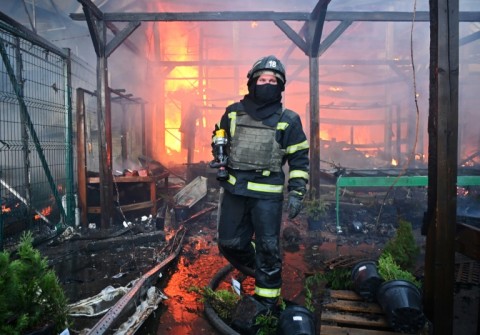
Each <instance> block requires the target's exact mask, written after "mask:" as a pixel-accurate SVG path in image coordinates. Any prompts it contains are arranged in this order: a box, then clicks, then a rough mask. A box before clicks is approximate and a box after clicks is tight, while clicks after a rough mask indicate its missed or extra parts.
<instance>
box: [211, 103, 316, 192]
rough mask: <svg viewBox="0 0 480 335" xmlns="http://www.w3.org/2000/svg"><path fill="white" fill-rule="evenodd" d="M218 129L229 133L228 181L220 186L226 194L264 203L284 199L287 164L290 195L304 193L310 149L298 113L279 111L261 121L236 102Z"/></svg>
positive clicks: (227, 111) (286, 110)
mask: <svg viewBox="0 0 480 335" xmlns="http://www.w3.org/2000/svg"><path fill="white" fill-rule="evenodd" d="M218 129H224V130H225V131H226V133H227V138H228V143H229V148H227V155H228V156H229V160H228V167H227V170H228V173H229V178H228V180H226V181H222V182H220V185H221V186H222V187H223V188H224V189H225V190H226V191H228V192H230V193H232V194H236V195H242V196H248V197H254V198H261V199H275V198H277V199H283V191H284V185H285V178H286V177H285V172H284V171H283V169H282V167H283V166H284V165H285V163H286V162H288V165H289V173H288V191H291V190H296V189H302V190H304V189H305V185H306V183H307V182H308V171H309V160H308V150H309V145H308V141H307V138H306V135H305V133H304V131H303V128H302V123H301V120H300V117H299V116H298V114H297V113H295V112H293V111H291V110H289V109H283V110H282V109H279V110H278V111H277V112H275V113H273V114H272V115H271V116H269V117H268V118H266V119H263V120H261V121H258V120H254V119H253V118H252V117H251V116H249V115H248V114H247V113H246V112H245V111H244V106H243V104H242V103H241V102H237V103H234V104H232V105H230V106H228V107H227V109H226V111H225V113H224V115H223V116H222V118H221V120H220V122H219V123H218V124H216V126H215V130H218ZM213 134H214V136H215V131H214V133H213ZM239 144H240V145H239Z"/></svg>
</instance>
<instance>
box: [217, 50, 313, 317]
mask: <svg viewBox="0 0 480 335" xmlns="http://www.w3.org/2000/svg"><path fill="white" fill-rule="evenodd" d="M247 78H248V82H247V86H248V94H247V95H245V96H244V98H243V99H242V100H240V101H239V102H236V103H234V104H232V105H230V106H228V107H227V108H226V111H225V113H224V114H223V116H222V117H221V119H220V122H219V123H218V124H216V125H215V130H214V132H213V138H212V139H213V141H212V147H213V154H214V156H215V152H218V150H216V149H215V143H227V145H226V148H225V150H226V153H227V156H228V159H227V161H226V163H225V164H224V165H226V168H225V169H226V172H227V173H226V174H225V175H224V176H222V178H218V179H219V180H220V186H221V187H222V188H223V190H224V194H223V198H222V203H221V210H220V217H219V224H218V246H219V250H220V252H221V253H222V254H223V256H224V257H225V258H226V259H227V260H228V261H229V262H230V263H231V264H232V265H233V266H234V267H236V268H237V269H238V270H240V271H241V272H243V273H244V274H246V275H250V276H254V277H255V293H254V295H253V297H254V298H255V299H256V300H257V301H259V302H261V303H262V304H263V305H264V306H267V308H269V309H274V307H275V306H276V304H277V301H278V298H279V296H280V293H281V292H280V290H281V286H282V278H281V273H282V258H281V252H280V245H279V242H280V240H279V235H280V226H281V222H282V211H283V208H282V207H283V199H284V192H285V193H286V191H288V205H287V211H288V217H289V218H290V219H293V218H294V217H296V216H297V215H298V213H299V212H300V210H301V209H302V200H303V198H304V195H305V192H306V184H307V182H308V176H309V174H308V172H309V158H308V151H309V146H308V141H307V137H306V135H305V132H304V130H303V127H302V123H301V120H300V117H299V116H298V114H297V113H295V112H294V111H291V110H289V109H285V108H283V106H282V92H283V91H284V90H285V82H286V76H285V68H284V66H283V64H282V63H281V62H280V60H278V59H277V58H276V57H275V56H267V57H263V58H261V59H259V60H258V61H256V62H255V63H254V64H253V66H252V68H251V70H250V71H249V72H248V74H247ZM221 129H223V131H221V132H222V134H223V133H224V134H225V136H226V138H227V139H226V141H218V140H219V139H217V138H216V134H218V133H219V132H218V131H219V130H221ZM287 162H288V166H289V169H288V174H287V175H288V183H287V184H286V183H285V172H284V170H283V166H284V165H285V164H286V163H287ZM217 167H218V166H217ZM285 186H287V187H286V188H287V190H286V191H285V190H284V188H285Z"/></svg>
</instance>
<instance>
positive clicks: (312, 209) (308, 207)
mask: <svg viewBox="0 0 480 335" xmlns="http://www.w3.org/2000/svg"><path fill="white" fill-rule="evenodd" d="M329 207H330V203H329V202H326V201H325V200H323V199H321V198H316V197H314V196H313V197H312V198H310V199H306V200H305V201H304V208H305V212H306V214H307V217H309V218H310V219H312V220H314V221H318V220H320V219H321V218H322V217H323V216H324V215H325V214H326V213H327V211H328V209H329Z"/></svg>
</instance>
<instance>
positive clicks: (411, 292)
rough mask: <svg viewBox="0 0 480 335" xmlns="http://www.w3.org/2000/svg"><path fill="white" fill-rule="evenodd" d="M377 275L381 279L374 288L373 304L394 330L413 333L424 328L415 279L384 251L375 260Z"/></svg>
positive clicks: (423, 316)
mask: <svg viewBox="0 0 480 335" xmlns="http://www.w3.org/2000/svg"><path fill="white" fill-rule="evenodd" d="M378 273H379V274H380V276H381V277H382V278H383V279H384V280H385V282H384V283H383V284H381V285H380V286H379V287H378V290H377V301H378V303H379V304H380V306H381V307H382V310H383V311H384V313H385V315H386V317H387V321H388V323H389V325H390V327H392V328H393V329H394V330H395V331H397V332H402V333H416V332H418V331H419V330H420V329H422V328H423V327H424V325H425V321H426V319H425V315H424V314H423V309H422V294H421V291H420V287H421V284H420V282H419V281H418V280H417V279H416V278H415V276H414V275H413V274H412V273H411V272H409V271H407V270H404V269H402V268H401V267H400V266H399V265H398V264H397V263H396V262H395V260H394V259H393V257H392V255H391V254H390V253H388V252H384V253H382V255H381V256H380V258H379V260H378Z"/></svg>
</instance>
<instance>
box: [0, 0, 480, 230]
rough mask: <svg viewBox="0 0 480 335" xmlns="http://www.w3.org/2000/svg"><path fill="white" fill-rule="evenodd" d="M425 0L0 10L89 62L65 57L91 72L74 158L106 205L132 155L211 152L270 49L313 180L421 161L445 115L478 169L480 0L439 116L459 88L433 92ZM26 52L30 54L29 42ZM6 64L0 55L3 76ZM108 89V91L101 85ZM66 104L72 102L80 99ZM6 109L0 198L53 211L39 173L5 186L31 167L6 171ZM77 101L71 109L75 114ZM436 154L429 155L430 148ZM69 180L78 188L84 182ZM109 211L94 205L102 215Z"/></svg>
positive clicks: (465, 11)
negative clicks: (227, 113) (32, 181)
mask: <svg viewBox="0 0 480 335" xmlns="http://www.w3.org/2000/svg"><path fill="white" fill-rule="evenodd" d="M429 9H430V8H429V3H428V2H427V1H421V2H418V3H417V2H412V3H410V2H409V3H406V2H394V1H364V2H362V1H361V2H358V1H347V2H345V1H342V2H338V3H337V2H335V1H315V0H311V1H302V2H296V3H292V2H290V1H263V2H261V3H259V2H258V1H243V2H242V3H241V4H237V3H235V4H232V3H231V2H226V1H214V0H205V1H195V2H191V1H161V0H158V1H128V0H123V1H113V0H110V1H108V0H106V1H89V0H81V1H80V0H79V1H73V0H72V1H41V0H37V1H33V2H26V1H25V2H24V6H23V7H22V6H18V1H3V3H2V11H3V12H4V13H5V14H6V15H8V16H9V17H11V18H13V19H14V20H16V21H18V22H19V23H20V24H22V25H24V26H25V27H28V28H29V29H30V30H31V31H33V32H35V33H37V34H38V35H40V36H42V37H43V38H45V39H47V40H48V41H50V42H52V43H54V44H55V45H57V46H59V47H65V48H70V50H71V53H72V54H73V55H75V56H77V57H79V58H81V59H83V60H84V61H85V62H86V64H88V65H86V66H84V67H82V66H79V67H78V68H75V69H73V73H74V77H75V78H80V77H81V74H85V73H86V72H87V73H88V80H84V81H83V82H80V80H79V83H78V84H76V85H72V86H74V87H79V88H83V89H85V90H88V91H89V92H90V93H91V94H87V95H89V97H87V98H84V99H85V100H83V103H84V108H85V111H86V115H85V119H84V120H83V121H82V122H83V123H82V124H84V125H85V130H84V133H85V138H84V139H83V140H85V143H84V148H85V149H84V150H83V151H82V152H80V155H78V157H76V159H77V161H78V162H80V159H83V162H84V164H83V165H79V166H80V167H81V168H83V166H86V167H87V170H88V171H89V172H93V173H97V174H99V176H100V178H99V180H100V181H99V183H101V184H102V187H100V191H99V193H100V202H101V203H102V204H103V205H105V206H107V208H108V206H111V203H112V194H113V193H114V192H113V186H112V182H111V178H112V175H114V174H115V173H116V171H119V172H120V173H123V172H124V171H125V170H137V169H139V168H140V166H139V165H138V160H137V158H138V157H139V156H147V157H150V158H151V159H153V160H154V161H157V162H160V163H161V165H163V166H165V167H168V168H172V167H175V166H178V165H187V166H190V165H194V164H204V163H205V162H207V161H209V160H211V146H210V141H211V133H212V130H213V127H214V124H215V123H216V122H217V121H218V120H219V118H220V116H221V115H222V113H223V112H224V109H225V107H226V106H227V105H229V104H230V103H232V102H233V101H236V100H238V99H239V98H241V97H242V96H243V95H244V94H245V93H246V74H247V72H248V70H249V67H250V65H251V63H252V61H253V60H255V59H257V58H259V57H261V56H263V55H266V54H275V55H276V56H277V57H279V58H280V59H281V60H282V62H284V64H285V65H286V66H287V87H286V92H285V97H284V101H285V105H286V107H288V108H290V109H293V110H295V111H297V112H298V113H299V114H300V115H301V118H302V122H303V123H304V125H305V126H306V128H307V129H308V134H309V137H310V143H311V152H312V162H313V164H312V178H311V181H312V185H314V186H315V185H316V184H315V183H318V177H319V174H318V171H320V170H322V171H323V170H330V169H331V168H332V167H334V168H336V169H337V170H342V169H349V170H358V169H366V170H371V171H375V170H378V169H393V170H395V169H396V171H398V172H399V173H400V172H401V171H404V169H419V170H426V169H427V168H428V167H429V166H428V162H429V160H430V158H431V157H430V156H431V155H432V151H431V150H430V149H429V148H431V146H430V144H431V142H432V138H434V136H437V137H440V136H442V135H445V136H446V138H445V137H444V138H441V139H440V140H439V141H440V142H439V144H438V146H439V147H442V145H443V146H445V147H447V146H448V145H449V143H451V142H452V137H451V136H450V137H449V136H447V135H450V134H451V129H450V128H448V127H450V126H451V127H453V128H456V129H457V134H458V143H457V141H456V140H455V141H453V143H454V148H453V149H452V148H450V149H451V150H454V151H455V153H457V151H458V155H454V156H458V157H455V159H457V160H458V164H455V166H457V168H458V169H459V170H461V169H462V168H469V172H470V171H471V170H473V171H475V170H476V169H477V167H478V164H479V163H480V162H479V154H480V151H479V149H478V145H479V143H480V134H479V132H478V131H477V129H476V123H475V122H474V121H472V120H476V118H478V117H477V114H478V111H477V106H478V105H479V101H478V99H479V96H478V94H477V93H476V92H477V87H478V81H479V79H480V76H479V75H480V67H479V59H480V57H478V56H479V53H480V49H479V48H480V47H479V43H478V22H479V15H478V13H479V8H478V3H477V2H475V1H460V7H459V8H458V9H459V13H458V14H459V15H458V31H455V32H454V33H452V35H458V36H457V37H458V42H459V43H458V44H459V48H458V54H456V57H454V58H453V59H454V60H458V85H457V86H456V87H455V88H454V89H453V90H454V91H455V92H456V93H457V94H458V104H457V107H458V118H454V119H447V120H445V119H441V120H440V121H442V122H443V123H442V122H440V123H437V122H436V121H438V119H433V121H432V119H431V118H430V115H432V114H434V113H433V112H431V108H432V107H431V106H432V105H433V106H436V107H437V108H446V105H449V104H453V105H455V102H456V99H455V98H453V99H448V98H447V99H444V100H440V99H439V100H438V101H436V103H432V100H433V99H434V97H432V94H431V92H432V91H433V90H434V89H432V87H431V86H430V85H432V84H431V81H432V76H433V77H434V75H433V74H432V69H431V66H432V63H431V61H430V58H431V48H432V46H431V44H430V43H429V40H430V39H431V37H432V30H431V17H430V15H429V12H428V11H429ZM438 26H440V27H443V26H447V25H446V24H445V22H440V23H438ZM100 27H102V28H100ZM437 28H438V27H437ZM442 33H444V32H443V31H442ZM455 33H458V34H455ZM439 35H440V33H439ZM11 44H12V45H13V44H14V43H13V42H12V43H11ZM440 44H441V43H440ZM440 46H441V45H440ZM22 50H23V51H22V52H24V53H27V48H25V49H22ZM440 55H441V53H440ZM437 56H438V55H437ZM36 57H37V56H36ZM37 58H40V57H39V56H38V57H37ZM447 63H448V62H447ZM82 64H83V63H82ZM433 64H434V63H433ZM437 65H438V64H437ZM440 65H442V66H443V64H440ZM442 66H439V68H441V69H443V67H442ZM94 68H96V69H97V71H96V72H95V69H94ZM86 69H88V70H86ZM7 72H8V71H7V70H6V67H2V72H1V73H2V78H7V77H8V75H7ZM440 72H441V71H440ZM454 72H455V69H454ZM441 74H442V73H440V75H441ZM437 79H438V78H437ZM98 83H100V84H98ZM53 84H56V85H55V86H53ZM8 85H9V84H8V80H7V79H3V81H2V91H3V90H4V91H5V92H6V91H8V90H7V89H3V88H5V87H7V86H8ZM57 85H58V86H60V84H59V83H57V82H52V83H49V84H48V85H44V86H45V87H44V88H43V89H45V91H46V90H47V89H48V96H50V95H54V94H56V92H57V88H58V86H57ZM62 86H65V85H62ZM453 86H455V85H453ZM109 90H112V92H116V93H117V95H115V94H112V96H110V93H111V92H110V91H109ZM65 91H67V90H65ZM9 93H11V92H9ZM130 94H132V95H131V96H130ZM106 95H108V96H109V98H106V97H105V96H106ZM136 97H138V98H136ZM116 98H120V100H115V99H116ZM8 99H12V97H11V96H9V95H8V94H4V98H3V100H1V102H2V103H3V104H10V102H9V101H10V100H8ZM76 99H78V95H75V98H74V100H76ZM452 101H453V102H452ZM75 102H76V104H75V105H74V106H75V107H77V106H79V105H80V103H79V101H75ZM115 102H121V103H119V104H116V103H115ZM3 106H5V105H3ZM27 107H30V106H29V105H28V104H27ZM6 110H7V109H2V112H1V113H2V114H0V127H1V128H0V129H1V133H0V140H1V141H2V142H1V143H0V150H1V151H0V155H1V156H0V158H1V163H2V167H1V168H2V171H1V174H0V177H1V178H3V179H2V180H3V181H4V183H2V189H1V190H2V192H1V196H2V200H3V199H6V200H5V201H2V212H3V213H6V214H8V215H11V213H12V212H14V211H15V208H18V207H23V206H25V205H27V207H28V206H30V207H32V205H34V206H33V207H35V210H34V211H37V212H38V213H37V215H40V216H39V217H40V218H42V216H43V217H45V218H47V219H48V217H49V216H50V215H51V213H50V212H48V210H47V208H48V207H50V206H51V205H53V206H54V207H55V206H56V208H57V212H58V208H59V203H60V201H58V199H59V197H58V194H57V193H59V194H60V195H66V194H67V192H65V191H64V188H63V186H62V187H60V185H58V184H57V185H56V186H57V187H56V188H55V187H54V188H52V190H49V192H47V193H48V195H46V196H41V198H42V199H48V200H49V201H45V202H38V203H32V202H31V201H30V199H31V198H32V195H35V194H38V193H42V192H43V191H45V189H46V188H44V187H42V185H41V186H39V187H38V189H33V190H29V191H23V190H22V191H20V193H18V196H15V193H14V191H15V192H18V188H20V187H21V185H24V184H28V180H29V174H28V173H24V171H23V169H21V171H20V169H19V170H18V171H20V172H18V171H17V172H18V173H19V174H21V176H15V177H14V179H19V180H21V182H18V183H16V182H14V183H12V182H10V181H9V179H8V178H6V173H10V172H11V171H13V172H14V173H16V172H15V169H9V168H8V167H9V166H10V165H12V166H14V167H15V166H17V167H19V168H20V167H23V163H24V160H21V159H18V157H14V156H12V155H11V152H12V148H15V146H14V145H12V143H11V138H9V137H8V136H7V135H6V134H9V133H8V132H9V129H10V128H9V126H8V125H9V124H11V119H10V116H11V114H7V113H6V112H4V111H6ZM8 110H10V109H8ZM78 111H79V110H77V109H75V108H74V112H75V113H76V114H77V115H76V116H78V114H79V112H78ZM50 118H51V115H50V114H49V115H46V116H45V119H50ZM41 119H42V117H41V115H40V116H39V117H38V119H36V121H35V122H37V123H38V126H39V127H35V128H37V129H38V128H42V127H43V128H42V129H44V128H50V127H49V126H45V125H43V124H42V123H41ZM22 122H24V120H21V121H19V123H22ZM76 122H78V119H76ZM455 122H458V127H454V126H455ZM452 123H453V125H452ZM438 124H440V126H442V125H445V124H447V125H446V126H445V127H446V128H443V131H444V132H443V133H442V132H440V133H435V129H436V128H435V127H436V126H438ZM76 125H77V126H78V125H79V124H76ZM52 128H55V127H52ZM445 129H446V130H445ZM54 130H55V129H48V134H50V135H49V136H50V137H49V139H52V138H54V137H55V136H54V135H55V131H54ZM73 131H74V132H79V128H78V127H77V129H73ZM62 136H63V134H62ZM16 137H17V138H21V134H20V135H18V136H16ZM62 140H63V137H62ZM52 141H53V140H52ZM77 144H78V143H77ZM28 147H29V144H28V143H25V144H24V145H23V148H24V149H22V150H24V151H25V152H27V151H28V150H27V148H28ZM449 153H450V152H449ZM62 154H63V153H62ZM434 154H435V155H434V156H435V157H434V158H435V159H436V158H437V157H436V156H437V154H438V153H437V152H434ZM22 157H23V156H22ZM41 157H42V155H41V154H40V151H39V158H34V159H33V161H34V162H35V163H38V162H39V161H40V162H41V161H42V158H41ZM56 159H58V157H57V158H56ZM440 159H444V161H445V160H446V159H445V157H440ZM54 161H55V160H54ZM47 162H49V163H50V161H48V159H47ZM37 165H41V164H37ZM79 170H81V169H79V168H77V171H76V172H78V171H79ZM447 170H448V169H447ZM65 173H66V172H65ZM63 174H64V172H63V171H61V172H58V175H59V177H58V179H63V178H62V177H67V179H68V176H62V175H63ZM455 175H456V173H455ZM448 176H449V177H451V176H450V175H448ZM42 178H44V177H42ZM47 179H48V178H47ZM77 179H78V180H77V183H78V187H80V186H79V185H80V184H82V185H85V184H86V180H80V178H78V177H77ZM109 179H110V180H109ZM432 179H433V178H432ZM440 179H441V178H440ZM450 179H451V178H450ZM450 179H449V180H450ZM105 181H106V182H105ZM59 184H60V183H59ZM103 186H106V187H103ZM429 186H430V189H434V188H433V187H431V186H432V185H429ZM59 187H60V188H59ZM69 187H70V188H72V187H71V186H69ZM105 189H106V190H107V191H104V190H105ZM435 190H436V188H435ZM102 192H105V194H102ZM73 193H74V192H73V190H71V194H72V195H73ZM52 197H53V198H52ZM54 198H55V199H54ZM434 198H435V197H434ZM21 199H24V200H25V201H22V200H21ZM7 200H8V201H7ZM70 201H71V200H70ZM153 201H156V199H155V200H153ZM433 201H434V202H435V199H434V200H433ZM447 202H448V201H447ZM44 208H45V209H44ZM54 212H55V211H54ZM110 212H111V211H110V210H104V211H102V213H105V217H106V218H108V217H109V216H110ZM32 215H33V213H32ZM57 216H60V215H59V214H58V215H57ZM82 224H83V225H86V224H87V222H82Z"/></svg>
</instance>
